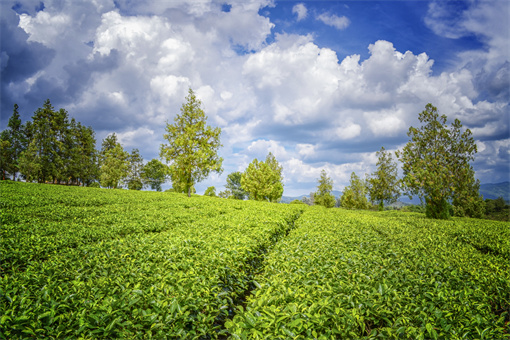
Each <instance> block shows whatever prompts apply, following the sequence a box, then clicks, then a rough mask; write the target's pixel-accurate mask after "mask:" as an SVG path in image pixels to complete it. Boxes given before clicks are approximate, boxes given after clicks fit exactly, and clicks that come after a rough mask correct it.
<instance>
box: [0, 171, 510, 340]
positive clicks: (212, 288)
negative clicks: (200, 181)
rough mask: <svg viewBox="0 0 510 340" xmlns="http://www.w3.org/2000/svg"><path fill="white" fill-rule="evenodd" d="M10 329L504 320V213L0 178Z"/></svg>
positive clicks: (20, 332) (72, 331) (493, 328)
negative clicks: (376, 208) (499, 218)
mask: <svg viewBox="0 0 510 340" xmlns="http://www.w3.org/2000/svg"><path fill="white" fill-rule="evenodd" d="M0 206H1V207H2V210H1V214H0V224H1V225H2V229H0V231H1V237H0V242H1V243H0V244H1V246H0V263H1V266H0V277H1V281H0V282H1V286H0V289H1V294H0V310H2V311H3V316H2V317H1V322H0V330H1V333H0V334H2V335H3V336H2V338H3V337H5V338H7V339H21V338H39V339H41V338H87V339H89V338H90V339H92V338H104V339H140V338H147V339H149V338H155V339H163V338H172V339H177V338H178V339H227V338H232V339H238V338H240V339H255V338H260V339H285V338H299V339H311V338H317V339H331V338H342V339H373V338H403V339H418V338H440V339H453V338H461V337H462V338H479V337H480V333H481V332H483V334H484V338H487V339H501V338H504V337H506V336H507V334H509V331H510V329H509V328H508V321H509V319H508V313H507V312H506V311H507V310H509V308H510V297H509V295H508V292H509V291H510V228H508V226H509V224H508V223H504V222H496V221H486V220H476V219H463V218H455V219H452V220H449V221H438V220H434V221H431V220H428V219H425V218H424V216H423V215H422V214H415V213H403V212H399V211H391V212H369V211H351V210H344V209H324V208H323V207H317V206H315V207H308V206H306V205H286V204H271V203H266V202H253V201H236V200H227V199H219V198H212V197H204V196H192V197H191V198H188V197H186V196H185V195H182V194H176V193H161V192H141V191H133V190H113V189H112V190H108V189H99V188H97V189H96V188H83V187H67V186H58V185H44V184H30V183H21V182H12V181H0Z"/></svg>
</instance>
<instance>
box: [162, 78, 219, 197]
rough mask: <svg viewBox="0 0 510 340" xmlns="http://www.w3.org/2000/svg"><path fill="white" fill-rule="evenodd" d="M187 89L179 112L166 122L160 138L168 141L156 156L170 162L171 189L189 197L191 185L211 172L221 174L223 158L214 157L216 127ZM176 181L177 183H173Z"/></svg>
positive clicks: (191, 92)
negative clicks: (184, 101) (184, 100)
mask: <svg viewBox="0 0 510 340" xmlns="http://www.w3.org/2000/svg"><path fill="white" fill-rule="evenodd" d="M201 105H202V102H201V101H200V100H198V99H197V98H196V96H195V93H194V92H193V90H192V89H191V88H190V89H189V91H188V96H187V97H186V103H184V104H183V105H182V107H181V114H180V115H177V116H176V117H175V118H174V122H175V123H174V124H173V125H172V124H169V123H168V122H167V124H166V132H167V133H166V134H164V135H163V136H164V138H165V139H166V140H167V141H168V144H161V149H160V156H161V158H164V159H165V160H166V162H167V163H171V164H170V175H171V178H172V182H173V183H174V189H176V191H177V189H179V191H181V190H182V191H181V192H187V193H188V197H190V196H191V192H192V188H193V187H194V185H195V184H196V183H198V182H200V181H202V180H203V179H205V178H206V177H207V176H208V175H209V173H210V172H211V171H214V172H217V173H221V172H222V171H223V169H222V167H221V165H222V162H223V159H222V158H221V157H219V156H218V149H219V148H220V147H221V146H222V145H221V144H220V134H221V129H220V128H218V127H217V128H212V127H210V126H207V125H206V122H207V116H206V115H205V114H204V111H203V110H202V108H201ZM176 184H177V185H176Z"/></svg>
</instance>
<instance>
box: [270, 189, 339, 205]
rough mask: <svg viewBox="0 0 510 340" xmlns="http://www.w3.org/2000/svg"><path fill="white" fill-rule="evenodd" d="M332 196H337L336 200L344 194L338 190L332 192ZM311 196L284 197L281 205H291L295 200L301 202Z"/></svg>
mask: <svg viewBox="0 0 510 340" xmlns="http://www.w3.org/2000/svg"><path fill="white" fill-rule="evenodd" d="M331 194H333V196H335V199H336V198H338V197H340V195H342V192H341V191H338V190H333V191H332V192H331ZM309 196H310V194H308V195H301V196H294V197H292V196H282V199H281V200H280V203H290V202H292V201H294V200H299V201H301V200H302V199H303V197H309Z"/></svg>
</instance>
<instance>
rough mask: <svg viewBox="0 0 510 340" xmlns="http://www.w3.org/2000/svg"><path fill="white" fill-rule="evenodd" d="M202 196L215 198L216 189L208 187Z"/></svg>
mask: <svg viewBox="0 0 510 340" xmlns="http://www.w3.org/2000/svg"><path fill="white" fill-rule="evenodd" d="M204 196H210V197H217V196H216V188H215V187H208V188H207V189H206V190H205V192H204Z"/></svg>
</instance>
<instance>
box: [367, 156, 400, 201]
mask: <svg viewBox="0 0 510 340" xmlns="http://www.w3.org/2000/svg"><path fill="white" fill-rule="evenodd" d="M376 166H377V170H376V171H375V172H374V173H372V175H371V176H370V177H369V178H368V180H367V186H368V194H369V196H370V200H371V201H372V202H378V203H379V210H380V211H382V210H384V202H386V203H394V202H396V201H397V199H398V197H399V196H400V188H399V180H398V170H397V163H396V162H395V161H393V159H392V157H391V152H388V151H386V150H385V149H384V147H381V150H379V151H378V152H377V164H376Z"/></svg>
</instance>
